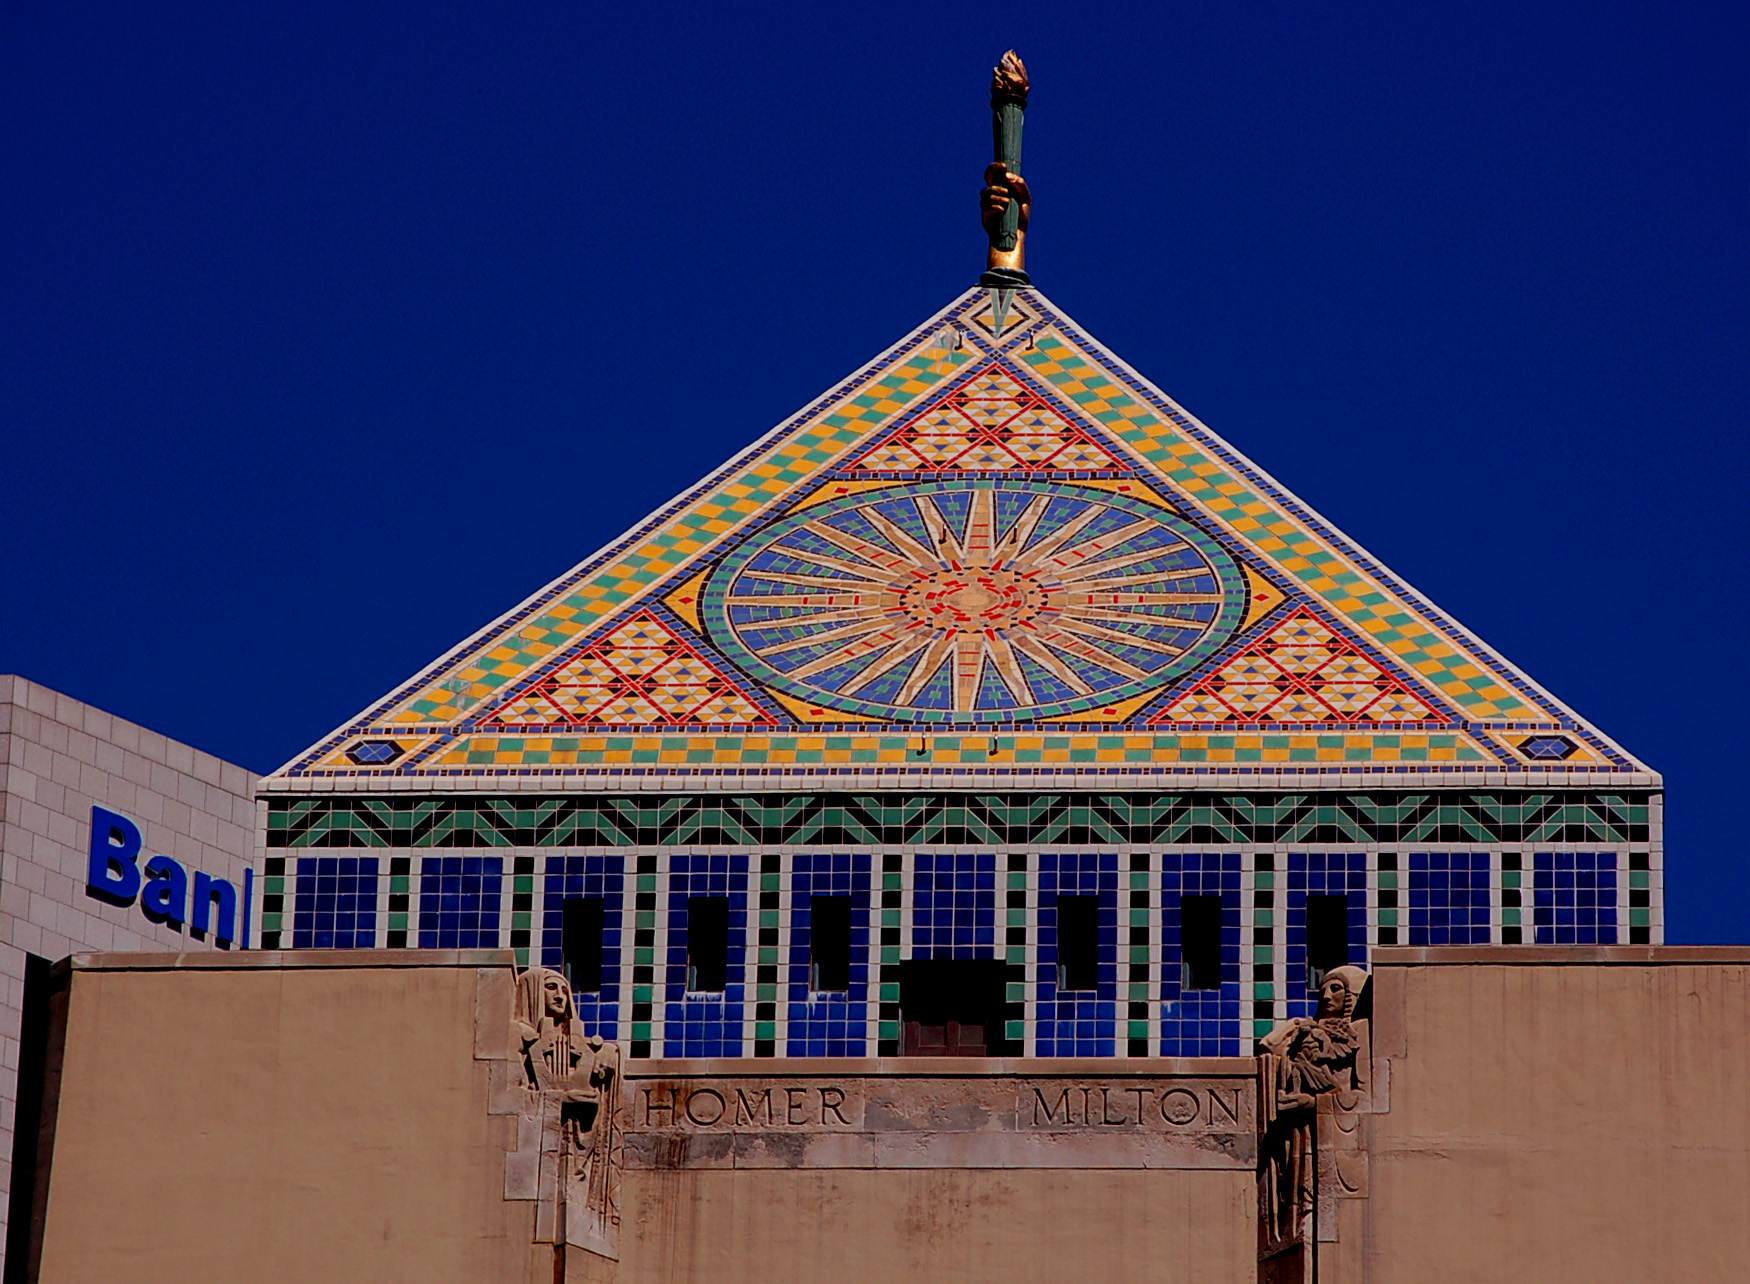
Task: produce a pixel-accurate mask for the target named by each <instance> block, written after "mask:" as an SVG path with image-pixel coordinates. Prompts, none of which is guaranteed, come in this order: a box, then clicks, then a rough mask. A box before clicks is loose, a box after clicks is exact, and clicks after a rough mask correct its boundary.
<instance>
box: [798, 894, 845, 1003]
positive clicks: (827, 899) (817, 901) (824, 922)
mask: <svg viewBox="0 0 1750 1284" xmlns="http://www.w3.org/2000/svg"><path fill="white" fill-rule="evenodd" d="M808 954H809V978H808V982H809V988H810V989H813V990H817V991H818V990H849V989H850V988H851V898H850V897H849V896H813V897H810V898H809V901H808Z"/></svg>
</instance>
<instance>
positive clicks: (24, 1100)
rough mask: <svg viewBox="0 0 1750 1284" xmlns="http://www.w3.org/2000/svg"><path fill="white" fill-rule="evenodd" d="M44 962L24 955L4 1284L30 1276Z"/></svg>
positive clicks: (42, 1070)
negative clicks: (22, 1003) (22, 997)
mask: <svg viewBox="0 0 1750 1284" xmlns="http://www.w3.org/2000/svg"><path fill="white" fill-rule="evenodd" d="M49 966H50V965H49V961H48V960H47V959H45V958H39V957H38V956H37V955H35V954H26V955H25V956H24V1013H23V1019H22V1020H21V1021H20V1023H19V1030H18V1105H17V1110H16V1113H15V1114H14V1116H13V1120H14V1122H13V1125H12V1189H11V1193H10V1194H9V1196H8V1198H7V1201H6V1267H5V1273H4V1280H5V1284H24V1281H25V1280H27V1279H29V1278H30V1277H31V1274H32V1272H31V1261H30V1234H31V1217H32V1212H33V1209H34V1207H35V1202H36V1173H37V1157H38V1156H37V1145H38V1142H39V1140H40V1138H41V1134H42V1122H43V1081H44V1079H45V1077H46V1075H47V1071H48V1057H49V989H50V986H51V984H52V982H51V981H50V977H49Z"/></svg>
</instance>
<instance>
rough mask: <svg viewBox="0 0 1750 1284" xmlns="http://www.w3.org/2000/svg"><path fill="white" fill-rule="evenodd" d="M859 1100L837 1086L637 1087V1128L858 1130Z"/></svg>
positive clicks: (686, 1084) (688, 1082) (655, 1084)
mask: <svg viewBox="0 0 1750 1284" xmlns="http://www.w3.org/2000/svg"><path fill="white" fill-rule="evenodd" d="M862 1106H863V1103H862V1098H861V1094H860V1093H858V1092H856V1091H855V1090H854V1089H852V1088H849V1087H846V1086H844V1085H842V1084H836V1083H785V1084H759V1085H757V1086H753V1085H743V1086H734V1087H732V1086H730V1085H728V1084H715V1083H702V1082H698V1081H695V1080H683V1081H680V1082H673V1083H665V1082H661V1081H657V1082H650V1081H646V1082H643V1083H640V1084H638V1085H637V1099H636V1104H635V1117H636V1119H637V1123H636V1125H635V1126H636V1127H639V1128H685V1129H696V1130H700V1131H705V1130H716V1131H737V1130H748V1129H758V1130H762V1131H764V1130H767V1129H771V1130H789V1129H795V1130H798V1131H802V1130H810V1129H812V1130H815V1131H818V1130H820V1129H822V1128H826V1129H835V1128H856V1127H860V1126H861V1125H862V1113H863V1110H862Z"/></svg>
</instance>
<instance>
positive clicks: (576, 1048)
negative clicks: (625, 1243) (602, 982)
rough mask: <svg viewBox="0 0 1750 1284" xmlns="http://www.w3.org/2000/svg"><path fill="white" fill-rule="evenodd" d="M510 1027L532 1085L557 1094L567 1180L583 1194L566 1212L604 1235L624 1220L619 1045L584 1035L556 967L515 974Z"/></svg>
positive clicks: (598, 1037)
mask: <svg viewBox="0 0 1750 1284" xmlns="http://www.w3.org/2000/svg"><path fill="white" fill-rule="evenodd" d="M511 1029H512V1034H513V1037H514V1038H515V1040H516V1045H515V1046H516V1048H517V1050H518V1053H519V1055H520V1057H521V1060H522V1063H523V1071H524V1074H525V1075H526V1077H527V1085H528V1087H530V1088H532V1089H534V1090H536V1091H538V1092H542V1093H552V1094H554V1095H555V1096H556V1097H557V1098H558V1099H559V1105H560V1120H561V1122H562V1133H563V1136H564V1139H565V1146H564V1150H565V1154H564V1156H563V1162H564V1165H565V1172H566V1177H567V1184H568V1185H575V1186H576V1187H579V1188H581V1193H582V1196H583V1198H582V1200H581V1207H573V1206H572V1205H571V1203H570V1201H569V1200H568V1205H567V1207H568V1216H569V1217H573V1218H575V1217H579V1216H582V1217H584V1218H585V1219H586V1220H587V1221H589V1222H591V1223H593V1228H594V1229H595V1230H596V1231H597V1232H598V1233H599V1234H600V1235H604V1236H605V1235H607V1234H608V1232H609V1228H610V1227H611V1226H613V1225H614V1224H617V1223H618V1222H619V1220H620V1214H619V1201H618V1196H619V1192H618V1189H617V1187H618V1182H617V1180H616V1161H615V1156H614V1150H615V1147H616V1145H617V1144H618V1142H619V1125H618V1114H619V1111H618V1109H617V1105H618V1101H619V1092H620V1049H619V1046H618V1045H617V1044H613V1043H609V1042H608V1041H606V1040H605V1039H603V1038H602V1037H601V1035H599V1034H592V1035H589V1036H587V1037H584V1036H583V1033H582V1028H581V1023H580V1022H579V1021H578V1019H577V1009H576V1004H575V1001H574V999H573V997H572V993H571V984H570V982H568V981H567V980H566V979H565V977H564V976H563V975H561V974H560V973H558V972H555V971H553V970H552V969H551V968H544V967H533V968H529V969H528V970H527V971H525V972H524V973H523V974H522V975H521V976H519V977H517V982H516V1014H515V1019H514V1020H513V1021H512V1026H511ZM571 1198H572V1199H576V1196H575V1195H573V1196H572V1197H571Z"/></svg>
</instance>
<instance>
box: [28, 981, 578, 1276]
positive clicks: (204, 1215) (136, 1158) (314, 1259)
mask: <svg viewBox="0 0 1750 1284" xmlns="http://www.w3.org/2000/svg"><path fill="white" fill-rule="evenodd" d="M337 953H339V952H336V951H316V950H305V951H299V952H297V953H295V954H285V955H281V954H276V953H268V952H262V951H250V952H247V953H241V954H235V955H221V954H202V955H181V956H177V955H151V954H137V955H115V954H112V955H100V956H82V957H76V958H75V959H74V960H73V966H71V967H69V968H67V969H66V970H65V971H64V973H63V975H64V976H65V977H66V979H67V982H68V985H67V989H66V991H65V993H64V996H63V997H62V998H61V999H60V1000H58V1001H59V1002H61V1003H63V1004H64V1008H65V1016H64V1020H65V1026H64V1028H65V1049H64V1052H63V1053H62V1056H61V1062H60V1065H61V1070H60V1075H59V1092H58V1096H57V1097H56V1098H55V1102H54V1125H53V1126H54V1150H53V1158H52V1163H51V1166H50V1169H49V1181H48V1198H47V1201H46V1207H45V1208H43V1209H42V1210H41V1214H40V1215H41V1218H42V1221H43V1226H44V1237H43V1243H42V1249H41V1274H40V1279H41V1280H42V1281H43V1284H89V1281H94V1280H114V1281H124V1280H125V1281H127V1284H160V1282H162V1284H172V1282H173V1281H174V1282H175V1284H181V1282H183V1281H187V1280H273V1281H275V1284H305V1282H308V1284H333V1281H350V1280H370V1281H373V1284H488V1282H491V1284H497V1282H499V1281H505V1282H507V1284H510V1282H514V1284H524V1282H525V1281H528V1280H529V1279H530V1278H531V1276H530V1265H529V1257H530V1254H531V1251H532V1250H533V1247H534V1245H533V1241H534V1212H533V1210H534V1205H533V1203H530V1202H526V1201H514V1200H507V1199H505V1198H504V1173H505V1154H506V1152H507V1151H508V1150H509V1149H511V1148H512V1146H513V1145H514V1142H515V1132H516V1129H515V1120H514V1119H509V1118H505V1117H499V1116H493V1115H491V1114H489V1113H488V1109H487V1068H486V1063H485V1062H484V1061H481V1060H477V1059H476V1058H475V1052H476V1047H475V1035H476V1029H477V1021H476V1014H477V1013H478V1012H484V1013H485V1018H484V1021H483V1023H482V1024H483V1026H484V1028H487V1029H490V1030H492V1031H495V1032H497V1033H499V1034H500V1035H501V1036H502V1031H503V1029H504V1025H505V1022H506V1019H507V1017H506V1014H507V1013H508V1011H509V1002H510V980H511V969H510V956H509V954H508V953H505V952H500V951H468V952H457V951H448V952H445V951H423V952H420V953H413V952H408V951H397V952H396V953H395V954H393V955H387V956H385V954H383V953H379V952H366V951H346V952H344V954H343V955H342V960H343V961H342V962H340V963H338V964H337V962H336V959H335V955H336V954H337ZM500 1041H502V1038H501V1040H500ZM551 1263H552V1257H551V1253H550V1252H549V1253H548V1255H547V1260H546V1266H545V1270H546V1274H545V1276H544V1277H542V1276H539V1275H538V1274H537V1275H536V1276H535V1277H534V1278H537V1279H540V1281H541V1284H550V1282H551V1280H552V1278H553V1273H552V1264H551Z"/></svg>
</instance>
